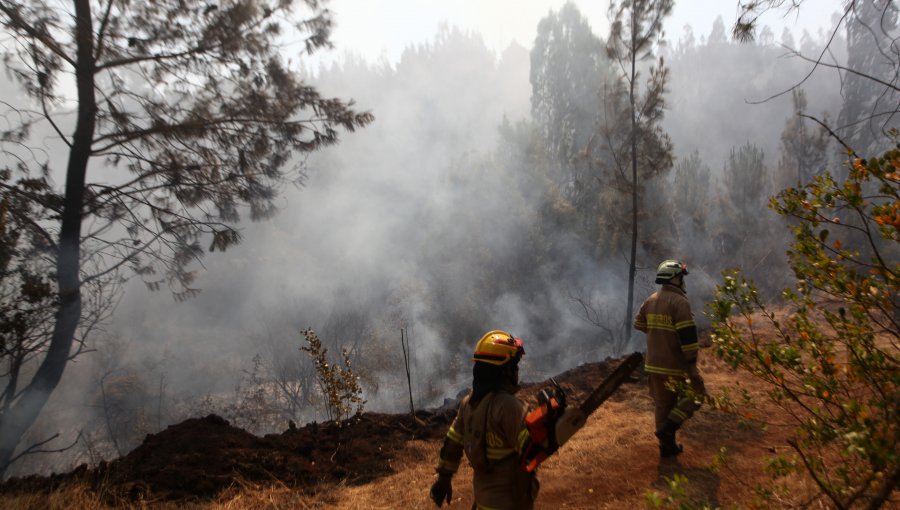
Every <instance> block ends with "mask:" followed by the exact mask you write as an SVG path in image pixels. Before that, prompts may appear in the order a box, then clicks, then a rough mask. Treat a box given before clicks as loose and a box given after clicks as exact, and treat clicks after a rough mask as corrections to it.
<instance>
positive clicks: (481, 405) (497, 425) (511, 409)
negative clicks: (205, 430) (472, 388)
mask: <svg viewBox="0 0 900 510" xmlns="http://www.w3.org/2000/svg"><path fill="white" fill-rule="evenodd" d="M526 412H527V408H526V406H525V403H524V402H522V401H521V400H519V399H518V398H517V397H516V396H515V395H512V394H511V393H508V392H506V391H495V392H493V393H490V394H488V395H487V396H485V397H484V398H482V399H481V401H480V402H478V404H477V405H475V406H472V405H471V404H470V402H469V396H468V395H467V396H466V397H464V398H463V399H462V401H461V402H460V405H459V411H457V413H456V418H455V419H454V420H453V423H452V424H451V425H450V430H449V431H447V437H446V438H445V440H444V446H443V448H441V455H440V460H439V461H438V465H437V471H438V473H446V474H453V473H455V472H456V470H457V469H458V468H459V461H460V459H461V458H462V455H463V453H464V452H465V454H466V457H467V458H468V459H469V462H470V464H472V469H473V471H474V474H473V484H474V486H475V502H476V505H477V507H478V508H492V509H529V508H532V507H533V504H534V497H536V496H537V481H536V480H535V478H534V476H533V475H532V474H529V473H526V472H525V471H524V470H523V469H522V463H521V454H522V448H524V447H526V446H527V445H528V443H529V440H530V438H531V437H530V435H529V433H528V429H527V428H526V427H525V414H526ZM475 420H477V421H478V422H479V423H478V424H475V423H474V422H475ZM482 420H483V424H482V423H481V422H482ZM467 424H469V425H470V426H469V427H468V428H467ZM472 428H475V429H479V430H477V431H476V430H471V429H472ZM476 436H478V437H481V440H480V441H478V440H476V439H475V437H476Z"/></svg>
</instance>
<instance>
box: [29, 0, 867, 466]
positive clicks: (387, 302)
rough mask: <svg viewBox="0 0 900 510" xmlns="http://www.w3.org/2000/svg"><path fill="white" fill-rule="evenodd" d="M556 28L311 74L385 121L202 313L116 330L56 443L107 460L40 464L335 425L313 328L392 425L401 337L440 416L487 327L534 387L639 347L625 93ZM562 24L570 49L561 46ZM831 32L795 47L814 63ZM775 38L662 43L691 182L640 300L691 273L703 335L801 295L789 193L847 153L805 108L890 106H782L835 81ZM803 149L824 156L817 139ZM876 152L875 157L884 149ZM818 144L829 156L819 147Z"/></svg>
mask: <svg viewBox="0 0 900 510" xmlns="http://www.w3.org/2000/svg"><path fill="white" fill-rule="evenodd" d="M542 24H544V27H543V28H544V31H543V32H541V31H540V30H539V32H540V33H539V36H538V40H537V41H535V47H541V48H543V49H544V50H545V52H544V53H542V54H541V53H538V52H536V51H534V50H531V51H529V50H528V49H526V48H523V47H520V46H512V47H510V48H508V49H507V50H506V51H504V52H503V53H502V54H501V55H499V56H497V55H494V54H492V53H491V52H490V51H489V50H488V49H487V48H486V46H485V45H484V44H483V42H482V41H481V38H480V36H479V35H478V34H472V33H465V32H461V31H459V30H456V29H454V28H452V27H447V28H445V29H443V30H442V31H441V33H439V34H438V35H437V36H436V37H435V40H434V42H433V43H431V44H429V45H425V46H422V47H415V48H409V50H408V51H407V52H406V53H404V55H403V56H402V58H401V59H400V61H399V63H398V64H397V65H396V66H390V65H384V64H373V63H368V62H364V61H361V60H359V59H356V58H354V57H352V56H348V57H347V58H346V59H345V61H344V62H343V63H342V64H340V65H336V66H333V67H331V68H328V69H319V70H316V72H311V73H310V76H311V78H310V79H311V81H312V82H313V83H315V85H316V86H317V87H320V88H321V89H323V90H328V91H329V93H330V94H334V95H339V96H342V97H352V98H354V99H355V100H356V102H357V105H358V107H359V108H360V109H364V110H371V111H372V112H373V113H374V114H375V116H376V119H377V120H376V122H375V123H373V124H372V125H371V126H369V127H367V128H366V129H364V130H362V131H360V132H358V133H354V134H352V135H349V136H347V137H345V139H344V140H343V141H342V143H341V145H340V147H339V148H338V149H336V150H335V149H331V150H328V151H324V152H320V153H316V154H312V155H310V156H309V160H308V167H309V169H310V170H309V172H308V175H307V176H306V180H305V183H304V186H303V188H302V189H300V190H299V191H297V190H294V189H290V188H287V189H285V199H284V203H283V206H282V207H281V208H280V209H281V210H280V211H279V212H278V214H277V215H276V216H275V217H274V218H273V219H272V220H270V221H269V222H267V223H261V224H257V225H253V226H252V227H249V226H248V227H247V228H246V230H245V238H246V241H245V243H244V245H243V246H239V247H237V248H234V249H233V251H232V252H231V253H229V254H228V255H227V256H224V257H209V258H207V259H205V261H204V265H205V267H206V268H207V270H208V272H207V275H206V276H204V277H201V278H200V279H199V281H198V287H200V288H202V293H201V294H200V295H199V296H197V297H195V298H193V299H191V300H188V301H184V302H178V303H173V302H172V300H171V297H170V296H169V295H168V294H167V293H166V292H165V291H163V292H157V293H153V294H150V293H146V292H144V291H143V289H141V288H140V287H141V286H142V285H141V284H140V282H139V281H132V282H130V283H129V288H128V292H127V294H126V298H125V299H124V300H123V301H122V303H121V304H120V306H119V308H118V310H117V311H116V315H115V318H114V320H113V321H112V323H111V324H109V325H108V326H107V327H106V328H105V330H104V331H103V332H102V333H101V334H95V335H94V337H93V340H92V345H93V346H95V347H96V349H97V352H96V353H92V354H90V355H88V356H86V357H84V358H83V360H84V361H83V362H79V363H78V364H77V365H76V366H74V367H72V369H71V370H70V372H69V373H67V374H66V378H67V379H66V381H67V382H66V384H65V388H61V391H60V392H59V393H58V394H57V395H56V396H54V397H53V400H52V401H51V404H50V405H48V408H47V410H46V412H45V415H44V416H43V417H42V419H41V421H40V422H39V424H38V426H36V427H35V430H33V431H32V433H33V434H34V435H35V437H44V436H46V434H47V432H48V431H50V430H57V429H60V428H62V429H64V430H65V431H66V432H65V434H64V435H66V436H70V437H72V438H74V437H75V436H76V435H77V434H78V432H79V431H77V430H74V429H73V428H72V427H71V426H65V427H60V425H59V424H60V423H88V425H86V426H84V427H83V428H82V429H81V432H82V434H83V437H82V444H83V445H84V447H79V448H77V449H73V450H71V451H70V452H68V454H67V455H66V456H55V457H53V458H50V457H40V456H37V457H33V458H29V459H26V460H25V461H24V462H23V463H22V464H21V466H20V467H19V469H21V471H22V472H29V471H33V470H46V469H58V467H59V466H60V465H63V464H64V463H72V464H74V463H78V462H80V461H84V460H90V461H96V460H98V459H100V458H107V457H109V456H112V455H117V454H121V453H122V452H123V451H128V450H129V449H130V447H133V446H135V445H136V444H137V443H138V442H139V441H140V440H141V439H142V438H143V436H144V434H146V433H147V432H152V431H154V430H158V429H159V428H162V427H165V425H166V424H168V423H172V422H175V421H178V420H180V419H183V418H184V417H186V416H195V415H198V414H201V413H205V412H217V413H220V414H223V415H225V416H226V417H227V418H229V419H231V420H233V421H234V422H235V423H236V424H238V425H240V426H245V427H247V428H248V430H251V431H253V432H265V431H270V430H279V429H282V428H284V426H285V424H286V422H287V420H288V419H294V420H298V421H305V420H311V419H322V416H321V414H320V412H321V411H317V410H316V406H315V396H314V395H312V394H311V393H310V390H309V388H311V387H312V385H313V382H312V381H313V378H314V376H315V374H314V371H313V369H312V366H311V363H310V362H309V359H308V358H307V357H306V356H305V354H304V353H302V352H300V351H299V347H301V346H302V345H303V338H302V335H301V334H300V331H301V330H302V329H305V328H308V327H312V328H313V329H315V330H316V331H317V332H319V334H320V336H321V337H322V338H323V339H324V340H325V342H326V343H327V345H329V347H330V349H331V350H332V351H333V352H337V351H339V350H340V348H341V347H344V348H347V349H348V352H349V354H350V357H351V359H352V360H353V362H354V367H355V370H356V371H357V373H358V374H360V375H361V377H362V383H363V387H364V388H365V393H366V398H367V399H368V402H369V403H368V406H369V408H371V409H376V410H383V411H396V410H402V409H403V408H404V406H405V405H406V400H405V395H406V386H405V381H404V380H403V379H404V376H405V374H404V373H403V368H402V363H403V361H402V356H401V354H400V346H399V345H398V344H399V343H400V329H401V328H404V329H406V330H407V331H409V333H410V346H411V350H412V354H413V363H412V369H413V374H412V375H413V378H414V381H415V385H414V397H415V400H416V404H417V405H418V406H430V405H436V404H439V403H440V402H441V399H442V398H444V397H447V396H453V395H455V393H456V392H457V391H458V390H459V389H462V388H463V387H464V385H465V380H466V379H467V378H468V370H467V368H468V354H469V350H470V349H471V343H472V339H474V338H477V337H478V335H480V334H481V333H482V332H483V330H485V329H492V328H495V327H496V328H502V329H508V330H510V331H513V332H515V333H516V334H517V335H520V336H522V337H524V338H525V339H526V342H528V356H527V358H526V360H525V365H524V366H523V376H524V377H526V378H530V379H538V378H541V377H544V376H546V375H549V374H552V373H554V372H555V371H559V370H561V369H565V368H568V367H571V366H574V365H576V364H578V363H579V362H581V361H583V360H594V359H602V358H604V357H606V356H610V355H618V354H621V353H622V352H624V351H626V350H629V349H634V348H639V345H638V344H637V343H636V342H637V341H638V340H639V338H637V339H632V338H631V337H630V336H629V334H630V332H627V331H623V329H622V327H621V324H622V315H623V314H624V310H625V303H624V300H625V297H624V296H625V294H624V288H625V287H626V285H627V283H626V277H627V261H626V248H625V244H626V243H625V237H626V233H627V232H626V231H627V229H628V226H629V223H628V218H627V215H626V213H624V212H623V207H624V205H623V193H624V190H623V184H622V183H621V182H617V181H616V178H615V175H613V174H612V173H611V172H608V171H606V172H604V171H603V168H604V166H603V163H604V156H603V155H602V154H601V151H600V150H596V151H587V149H588V147H589V146H590V145H591V144H590V142H591V139H592V136H593V135H595V134H596V133H598V119H600V118H601V117H603V116H604V115H607V114H608V113H609V112H608V110H604V108H606V107H607V106H608V105H609V104H610V102H611V101H610V99H609V97H606V98H604V96H603V89H602V88H601V87H598V84H600V83H610V84H612V82H613V77H614V76H615V70H614V66H613V63H612V62H610V61H609V60H608V58H607V57H606V54H605V41H604V40H603V39H602V38H601V36H600V35H599V34H594V33H593V32H592V31H591V29H590V27H589V26H588V25H587V24H586V22H584V20H583V19H582V18H581V17H580V15H579V13H578V12H577V8H575V7H574V6H572V5H571V4H570V5H568V6H566V7H565V8H563V9H562V10H561V11H560V12H559V13H556V14H554V15H553V16H551V17H549V18H547V19H545V20H544V21H542ZM555 29H557V30H561V32H562V33H565V34H567V39H562V40H560V39H554V38H553V37H551V36H550V35H549V34H552V33H554V30H555ZM542 34H543V36H544V39H543V40H542ZM830 36H831V34H817V35H816V36H812V35H809V34H801V35H797V34H790V33H785V34H781V35H780V37H778V38H777V39H778V41H780V42H782V43H783V44H784V45H785V46H789V47H794V46H795V45H796V46H799V48H800V49H801V51H802V53H803V54H806V55H808V54H818V52H820V51H821V48H822V47H823V45H824V44H825V42H826V38H827V37H830ZM841 37H842V34H840V33H838V34H837V37H836V38H835V40H833V41H831V44H830V48H831V49H832V54H831V55H830V57H833V58H834V59H835V60H836V61H838V62H842V63H843V62H847V63H848V64H849V63H850V62H849V61H850V60H851V59H852V58H853V55H856V54H863V55H864V54H866V52H865V51H861V50H859V49H857V51H859V52H860V53H854V51H853V50H854V48H853V47H849V48H848V44H847V42H846V41H845V40H843V39H841ZM775 42H776V37H775V36H774V35H773V34H771V33H767V32H766V31H765V30H763V31H762V32H761V34H760V36H759V37H758V38H757V41H756V42H754V43H744V44H741V43H738V42H734V41H732V40H730V37H729V36H728V30H727V29H726V27H725V23H724V22H723V21H721V20H718V21H717V22H716V25H715V26H714V27H713V29H712V31H711V33H710V35H709V36H708V37H702V38H699V40H697V39H696V38H694V37H693V35H692V32H691V31H690V30H689V29H686V30H685V31H684V33H683V34H680V36H679V37H678V39H677V40H675V41H672V40H670V41H669V45H668V46H666V47H662V48H659V50H658V53H659V55H660V56H662V57H663V58H664V62H665V66H666V67H667V68H668V75H669V81H668V84H667V87H666V88H667V92H666V94H665V96H664V97H665V102H666V108H665V113H664V117H663V120H662V124H661V125H662V128H663V130H664V131H665V133H667V134H668V135H669V137H671V145H672V156H673V157H672V160H673V164H672V166H671V167H670V168H660V169H658V173H657V175H654V176H653V177H652V178H650V179H648V180H647V181H646V182H645V183H643V185H642V186H641V228H642V233H641V243H640V245H639V256H638V267H639V272H638V279H637V282H638V285H637V292H636V299H637V300H638V301H639V300H641V299H642V298H643V296H644V295H645V294H647V293H649V292H651V291H652V289H653V285H652V273H653V271H654V270H655V266H656V264H657V263H658V261H659V260H661V259H663V258H670V257H677V258H681V259H684V260H686V261H687V262H688V264H689V267H690V268H691V273H692V278H691V280H690V281H689V293H690V294H689V295H690V297H691V299H692V302H694V303H695V308H698V310H697V315H698V318H699V316H700V313H699V308H700V304H701V303H703V302H705V301H707V300H708V299H709V298H710V297H711V295H712V289H713V286H714V283H715V282H716V281H717V279H718V278H719V273H720V272H721V271H722V270H724V269H727V268H733V267H740V268H742V269H743V270H744V271H745V273H746V274H748V275H750V276H752V277H753V278H754V279H756V280H757V282H758V283H760V284H761V285H762V286H763V287H765V288H768V289H778V288H781V287H783V286H785V285H786V284H787V283H788V281H789V277H790V276H789V273H788V270H787V267H786V264H785V261H784V260H783V252H784V250H785V247H786V242H787V235H788V233H787V231H786V229H785V227H786V225H785V224H784V223H783V222H782V221H781V220H780V219H778V218H777V217H776V216H775V215H773V214H771V213H770V212H769V211H768V209H767V203H768V197H769V196H770V195H772V194H774V193H775V192H777V191H778V190H779V189H781V188H783V187H785V186H787V185H790V184H793V183H795V182H797V180H798V179H800V180H803V179H808V178H809V177H811V176H812V175H813V174H815V173H818V171H820V170H821V169H824V168H831V169H833V170H837V169H838V168H839V167H840V165H841V163H842V160H843V159H845V156H844V155H843V154H842V152H841V150H840V149H839V148H838V147H836V146H833V145H829V144H827V142H826V141H825V140H826V139H825V137H824V135H822V134H821V133H820V132H819V131H818V130H817V128H816V126H814V125H813V124H812V123H811V122H810V121H809V120H808V119H807V120H801V119H800V118H799V117H797V111H798V110H799V111H803V112H806V113H810V114H812V115H815V116H818V117H820V118H825V117H828V118H833V119H834V118H839V117H841V116H847V115H849V114H848V113H847V112H853V111H859V110H864V106H863V103H858V104H853V103H852V101H853V100H854V98H856V100H859V101H862V100H863V99H865V98H867V97H869V96H872V95H877V94H874V93H873V94H869V95H868V96H867V95H866V93H865V91H862V92H861V93H860V94H859V95H857V96H853V95H852V94H847V93H846V91H848V90H850V89H849V87H847V86H846V85H845V87H844V91H845V93H844V94H843V95H842V93H841V92H842V89H841V80H840V77H838V76H837V73H834V74H833V75H830V74H829V73H828V72H821V73H817V74H815V75H814V76H813V77H812V79H810V80H808V81H806V82H804V83H803V90H804V94H803V95H802V96H801V95H796V94H795V95H792V94H786V95H782V96H779V97H776V98H774V99H771V100H768V101H762V100H764V99H766V98H767V97H769V96H771V95H773V94H774V93H777V92H781V91H784V90H787V89H789V88H790V87H791V86H792V85H794V84H796V83H798V82H800V81H801V80H802V79H803V77H804V76H805V75H806V73H807V72H808V71H809V67H810V65H811V64H810V63H809V62H806V61H804V60H802V59H800V58H785V57H786V54H787V53H789V52H788V51H787V50H786V49H785V48H783V47H780V46H778V45H777V44H775ZM573 48H575V49H576V50H575V51H573V50H572V49H573ZM841 52H846V53H845V54H842V53H841ZM851 65H852V64H851ZM644 73H645V74H644V76H645V77H646V76H647V69H644ZM536 91H540V92H541V95H540V99H536V97H537V96H538V94H536ZM757 102H759V104H754V103H757ZM604 118H605V117H604ZM609 119H611V120H612V121H614V120H615V118H614V116H609ZM800 123H803V124H804V125H805V127H804V128H802V129H801V128H799V127H798V126H799V124H800ZM612 124H614V122H612ZM801 133H802V134H803V136H808V137H809V138H808V139H805V140H799V143H798V140H797V138H796V137H798V136H800V135H801ZM820 140H821V141H820ZM862 140H863V141H860V143H859V144H858V145H855V146H858V147H866V148H867V149H868V147H867V145H866V144H869V145H871V144H875V143H880V142H881V141H883V140H880V139H876V137H871V136H870V137H866V136H865V135H862ZM865 140H868V142H865ZM814 143H821V144H822V145H821V147H822V150H821V151H818V152H815V153H813V154H800V153H799V152H798V149H797V147H798V146H799V147H803V146H809V145H810V144H814ZM873 150H874V149H873ZM804 158H811V159H810V160H806V159H804ZM795 162H799V163H795ZM607 163H608V161H607ZM798 167H802V168H807V169H808V170H807V173H806V174H801V175H798ZM226 275H227V277H226ZM278 381H282V382H284V381H296V382H299V383H300V385H299V386H293V387H292V388H290V391H294V392H295V394H294V395H293V398H294V400H293V401H290V400H288V401H286V400H284V395H286V394H290V393H289V392H283V391H282V392H281V393H279V391H280V390H279V389H278V385H277V384H274V385H273V384H267V383H277V382H278ZM85 388H88V389H85ZM304 388H305V389H306V390H305V391H306V393H305V394H304ZM69 392H77V393H78V394H83V395H86V396H87V397H88V398H78V399H76V400H74V401H80V402H87V403H88V404H87V406H81V405H76V406H67V405H63V402H66V401H73V400H72V399H71V397H70V395H71V393H69ZM296 392H299V393H296ZM85 412H90V413H92V414H94V416H93V418H92V419H91V420H90V421H89V420H86V419H84V418H83V416H84V414H85ZM110 413H111V414H112V415H113V418H111V416H110ZM117 450H118V451H117ZM67 457H68V458H67Z"/></svg>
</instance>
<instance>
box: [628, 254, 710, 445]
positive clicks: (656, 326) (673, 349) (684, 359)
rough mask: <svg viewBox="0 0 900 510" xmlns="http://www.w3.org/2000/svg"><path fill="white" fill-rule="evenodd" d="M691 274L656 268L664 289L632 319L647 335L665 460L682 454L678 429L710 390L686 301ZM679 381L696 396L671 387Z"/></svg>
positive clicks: (675, 264)
mask: <svg viewBox="0 0 900 510" xmlns="http://www.w3.org/2000/svg"><path fill="white" fill-rule="evenodd" d="M687 274H688V271H687V265H685V264H682V263H681V262H679V261H677V260H665V261H663V262H662V263H661V264H660V265H659V267H658V268H657V270H656V283H658V284H661V288H660V289H659V291H657V292H654V293H653V294H652V295H651V296H650V297H648V298H647V300H646V301H644V304H643V305H641V308H640V310H639V311H638V313H637V316H636V317H635V318H634V327H635V328H636V329H638V330H640V331H643V332H644V333H646V334H647V359H646V362H645V364H644V367H645V370H646V372H647V378H648V381H649V385H650V395H651V396H652V397H653V401H654V403H655V407H656V409H655V415H656V437H657V439H659V454H660V456H661V457H663V458H665V457H673V456H675V455H678V454H679V453H681V451H682V447H681V445H680V444H678V443H677V442H676V440H675V432H676V431H677V430H678V429H679V428H680V427H681V425H682V424H683V423H684V422H685V420H687V419H688V418H690V417H691V416H692V415H693V414H694V412H695V411H696V410H697V409H698V408H699V407H700V401H699V399H700V398H701V397H702V396H703V395H705V394H706V390H705V388H704V386H703V378H702V377H701V376H700V372H699V371H698V370H697V354H698V351H699V347H700V345H699V343H698V341H697V326H696V325H695V324H694V315H693V313H691V305H690V303H689V302H688V299H687V293H686V286H685V282H684V277H685V276H687ZM681 383H687V385H689V386H690V388H692V390H693V391H692V393H693V394H694V395H693V396H691V395H689V394H685V392H683V391H681V392H679V391H677V390H674V389H673V388H674V387H675V386H677V385H679V384H681Z"/></svg>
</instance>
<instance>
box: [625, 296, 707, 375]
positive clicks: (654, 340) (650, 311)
mask: <svg viewBox="0 0 900 510" xmlns="http://www.w3.org/2000/svg"><path fill="white" fill-rule="evenodd" d="M634 327H635V329H638V330H640V331H643V332H644V333H646V334H647V358H646V360H645V362H644V367H645V369H646V370H647V372H648V373H651V374H662V375H673V376H681V375H685V374H687V373H688V370H689V366H690V365H691V364H693V363H696V361H697V352H698V350H699V348H700V344H699V343H698V342H697V326H696V324H695V323H694V314H693V313H691V305H690V303H689V302H688V299H687V295H686V294H685V292H684V291H683V290H681V289H680V288H679V287H676V286H675V285H670V284H668V283H666V284H663V286H662V288H661V289H660V290H659V291H658V292H654V293H653V294H652V295H651V296H650V297H648V298H647V300H646V301H644V304H642V305H641V308H640V310H639V311H638V313H637V315H636V316H635V318H634Z"/></svg>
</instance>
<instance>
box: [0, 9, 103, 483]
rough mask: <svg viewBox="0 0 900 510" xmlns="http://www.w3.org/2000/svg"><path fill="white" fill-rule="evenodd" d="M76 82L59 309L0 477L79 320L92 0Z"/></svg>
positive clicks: (92, 108) (79, 40)
mask: <svg viewBox="0 0 900 510" xmlns="http://www.w3.org/2000/svg"><path fill="white" fill-rule="evenodd" d="M73 3H74V4H75V41H76V44H77V50H76V51H77V54H76V62H77V64H76V68H75V78H76V83H77V86H78V120H77V122H76V125H75V133H74V135H73V137H72V146H71V150H70V151H69V162H68V166H67V168H66V191H65V198H64V202H63V211H62V225H61V228H60V234H59V255H58V257H59V258H58V259H57V262H56V275H57V276H56V277H57V284H58V287H59V308H58V309H57V311H56V322H55V324H54V327H53V336H52V337H51V340H50V346H49V347H48V349H47V355H46V357H45V358H44V360H43V362H42V363H41V365H40V367H39V368H38V370H37V372H36V373H35V375H34V378H33V379H32V380H31V383H30V384H29V385H28V386H26V387H25V388H24V390H23V391H22V394H21V396H20V397H19V398H18V399H17V401H16V402H15V403H14V404H13V405H12V406H11V407H10V408H9V409H8V410H7V411H6V412H5V413H3V415H2V417H0V477H2V476H3V475H4V474H5V473H6V470H7V469H8V468H9V463H10V459H12V457H13V454H14V453H15V450H16V446H17V445H18V444H19V441H21V439H22V437H23V436H24V435H25V433H26V432H27V431H28V429H29V427H31V425H32V424H33V423H34V421H35V420H36V419H37V417H38V415H39V414H40V412H41V409H43V407H44V404H46V403H47V400H48V399H49V398H50V394H51V393H52V392H53V390H54V389H55V388H56V386H57V385H58V384H59V381H60V379H61V378H62V374H63V371H64V370H65V368H66V364H67V363H68V361H69V353H70V351H71V348H72V342H73V339H74V337H75V331H76V329H77V328H78V320H79V318H80V317H81V291H80V282H79V264H80V258H81V221H82V202H83V199H84V183H85V174H86V172H87V164H88V160H89V159H90V154H91V140H92V139H93V136H94V124H95V118H96V99H95V96H94V60H93V49H94V32H93V27H92V22H91V3H90V0H74V2H73Z"/></svg>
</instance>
